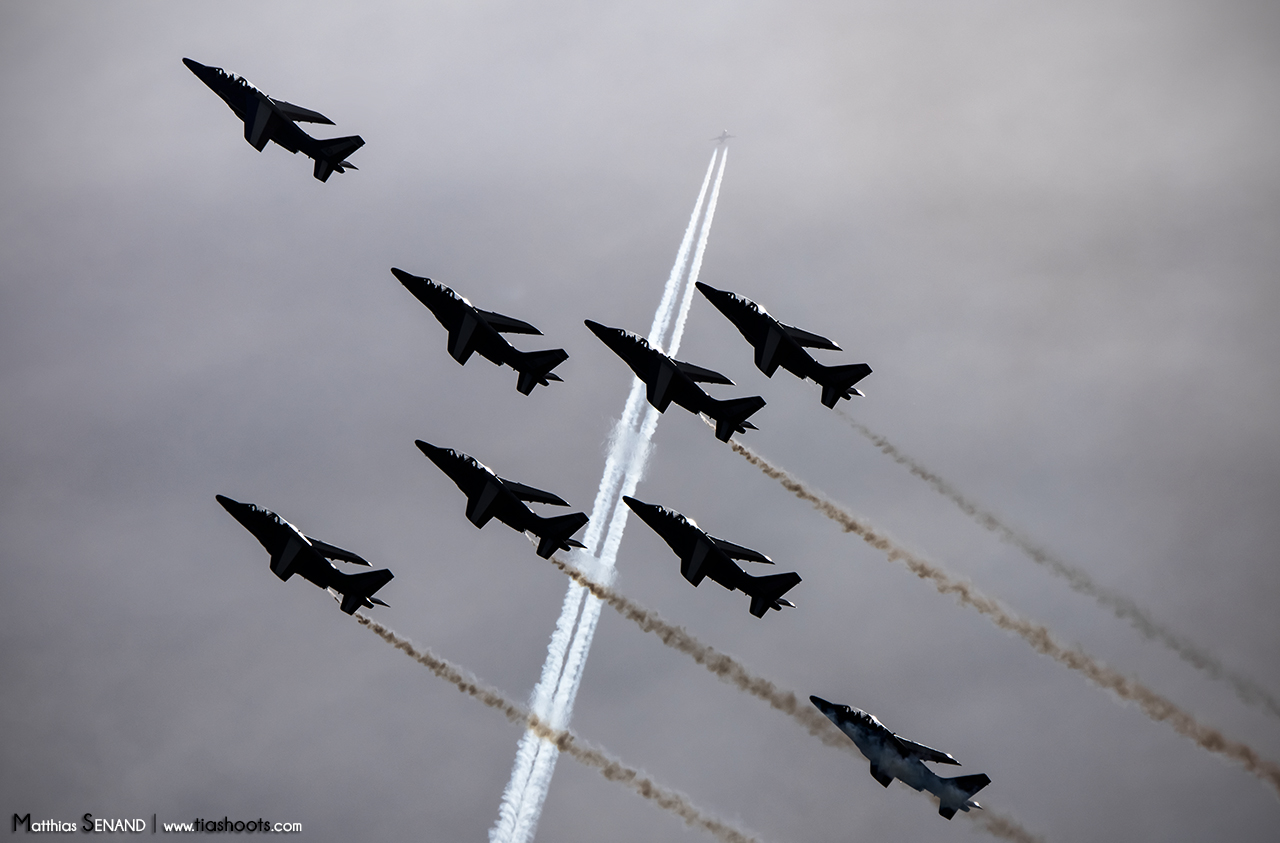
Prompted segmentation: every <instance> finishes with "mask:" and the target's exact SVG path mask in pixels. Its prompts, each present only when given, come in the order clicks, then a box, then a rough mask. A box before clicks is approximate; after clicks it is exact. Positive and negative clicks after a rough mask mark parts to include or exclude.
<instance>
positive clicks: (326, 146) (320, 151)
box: [182, 59, 364, 181]
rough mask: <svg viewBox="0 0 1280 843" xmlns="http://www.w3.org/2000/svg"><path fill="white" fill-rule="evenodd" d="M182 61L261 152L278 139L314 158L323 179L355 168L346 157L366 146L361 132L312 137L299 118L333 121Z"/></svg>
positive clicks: (217, 70)
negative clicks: (231, 112)
mask: <svg viewBox="0 0 1280 843" xmlns="http://www.w3.org/2000/svg"><path fill="white" fill-rule="evenodd" d="M182 63H183V64H185V65H186V66H187V67H188V68H190V70H191V72H192V73H194V74H195V75H196V76H198V77H200V81H201V82H203V83H205V84H206V85H208V86H209V87H210V88H212V89H213V92H214V93H215V94H217V95H218V96H220V97H222V99H223V101H224V102H226V104H227V105H229V106H230V107H231V110H232V111H234V112H235V113H236V116H237V117H239V118H240V119H241V120H242V121H244V139H245V140H247V141H248V142H249V144H250V145H251V146H252V147H253V148H254V149H256V150H258V151H259V152H261V151H262V150H263V149H264V148H265V147H266V145H267V141H275V142H276V143H277V144H279V145H280V146H283V147H284V148H285V149H287V150H289V151H290V152H292V153H295V154H296V153H298V152H301V153H302V154H304V155H306V156H307V157H308V158H312V159H314V160H315V162H316V167H315V177H316V178H318V179H320V181H328V179H329V174H330V173H334V172H338V173H341V172H344V171H345V170H354V169H356V166H355V165H354V164H352V163H351V162H350V161H348V160H346V159H347V156H348V155H350V154H351V153H353V152H355V151H356V150H357V149H359V148H360V147H362V146H364V139H363V138H361V137H360V136H359V135H351V136H350V137H345V138H329V139H326V140H321V139H318V138H313V137H311V136H310V135H308V134H307V133H306V132H304V131H302V129H301V128H299V127H298V122H299V121H301V122H304V123H326V124H328V125H330V126H332V125H333V121H332V120H330V119H329V118H328V117H325V116H324V115H323V114H318V113H316V112H314V111H311V110H310V109H307V108H301V107H300V106H296V105H292V104H291V103H287V102H285V101H284V100H277V99H272V98H271V97H269V96H267V95H266V94H264V93H263V92H262V91H260V90H258V89H257V88H256V87H254V85H253V83H251V82H250V81H249V80H248V79H245V78H244V77H242V76H236V75H234V74H231V73H227V72H226V71H225V70H223V69H222V68H220V67H209V66H207V65H203V64H201V63H200V62H198V61H192V60H191V59H183V60H182Z"/></svg>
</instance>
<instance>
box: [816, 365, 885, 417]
mask: <svg viewBox="0 0 1280 843" xmlns="http://www.w3.org/2000/svg"><path fill="white" fill-rule="evenodd" d="M869 374H871V367H870V366H868V365H867V364H866V363H851V364H849V365H848V366H823V367H821V368H820V369H819V371H818V373H817V374H816V375H815V376H814V380H816V381H817V382H818V383H820V384H822V404H823V406H825V407H831V408H834V407H835V406H836V403H837V402H838V401H840V399H842V398H852V397H853V396H854V395H861V394H862V393H861V392H859V391H858V390H856V389H854V388H853V385H854V384H855V383H857V382H858V381H860V380H862V379H863V378H865V377H866V376H867V375H869Z"/></svg>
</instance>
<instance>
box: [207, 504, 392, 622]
mask: <svg viewBox="0 0 1280 843" xmlns="http://www.w3.org/2000/svg"><path fill="white" fill-rule="evenodd" d="M217 498H218V503H220V504H222V508H223V509H225V510H226V511H227V512H229V513H231V516H232V517H233V518H235V519H236V520H237V521H239V522H240V524H241V525H242V526H243V527H244V528H245V529H246V530H248V531H249V532H251V533H253V537H254V538H256V539H257V540H258V541H259V542H261V543H262V546H263V547H265V548H266V549H267V553H270V554H271V571H272V573H274V574H275V575H276V576H277V577H279V578H280V579H282V580H288V579H289V577H292V576H293V575H294V574H301V575H302V578H303V579H306V580H310V581H311V582H313V583H315V584H316V585H318V586H320V587H321V588H324V589H328V591H329V593H330V594H332V595H333V596H334V599H336V600H338V602H339V603H340V604H341V605H342V611H344V612H346V613H347V614H348V615H349V614H351V613H352V612H354V611H355V610H356V609H360V608H370V609H371V608H373V606H374V604H375V603H376V604H377V605H379V606H385V605H387V604H386V603H383V602H382V601H381V600H379V599H378V598H376V597H374V596H373V595H374V593H375V592H377V590H378V589H380V588H382V587H383V586H384V585H386V584H387V583H388V582H390V581H391V578H392V576H393V574H392V573H391V572H390V571H388V570H386V569H385V568H384V569H382V570H380V571H366V572H365V573H362V574H344V573H343V572H341V571H339V570H338V569H337V568H335V567H334V566H333V564H332V563H331V562H330V561H329V560H330V559H336V560H338V561H339V562H350V563H351V564H352V565H363V566H365V567H366V568H367V567H369V563H368V562H366V561H364V560H363V559H361V558H360V557H359V556H356V555H355V554H354V553H352V552H351V551H349V550H343V549H342V548H340V547H334V546H333V545H331V544H326V543H325V542H322V541H320V540H319V539H317V538H313V537H311V536H306V535H303V533H302V531H301V530H299V529H298V528H297V527H295V526H293V525H292V524H290V523H289V522H288V521H286V520H284V519H283V518H281V517H280V516H279V515H276V514H275V513H274V512H272V511H271V510H269V509H263V508H262V507H260V506H255V505H253V504H251V503H240V502H239V501H233V500H232V499H231V498H228V497H224V496H223V495H217Z"/></svg>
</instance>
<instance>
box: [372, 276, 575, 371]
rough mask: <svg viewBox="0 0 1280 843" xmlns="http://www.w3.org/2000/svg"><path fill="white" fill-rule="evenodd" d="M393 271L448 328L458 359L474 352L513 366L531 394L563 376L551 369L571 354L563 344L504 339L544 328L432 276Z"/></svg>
mask: <svg viewBox="0 0 1280 843" xmlns="http://www.w3.org/2000/svg"><path fill="white" fill-rule="evenodd" d="M391 274H392V275H394V276H395V277H396V278H398V279H399V281H400V283H401V284H403V285H404V286H405V289H407V290H408V291H409V292H411V293H413V295H414V296H415V297H416V298H417V299H418V301H420V302H422V303H423V304H425V305H426V306H427V308H428V309H429V310H430V311H431V312H432V314H434V315H435V317H436V319H437V320H439V322H440V324H441V325H443V326H444V327H445V329H446V330H447V331H448V332H449V354H450V355H451V356H452V357H453V359H454V360H457V361H458V362H459V363H462V364H464V365H465V364H466V362H467V360H469V359H470V358H471V355H472V354H473V353H475V352H479V353H480V356H481V357H483V358H485V359H486V360H488V361H489V362H491V363H494V364H496V365H498V366H504V365H505V366H510V367H511V368H513V369H515V370H516V372H518V373H519V374H520V378H519V380H518V381H517V382H516V389H517V390H519V391H520V392H521V393H522V394H524V395H528V394H529V393H530V392H533V388H534V387H535V386H538V385H542V386H548V385H549V383H550V382H551V381H558V380H560V376H559V375H555V374H552V372H551V370H552V369H554V368H555V367H556V366H559V365H560V364H561V363H563V362H564V361H565V360H568V359H569V355H568V354H567V353H565V350H564V349H563V348H552V349H548V350H547V351H517V350H516V349H515V348H514V347H512V345H511V343H509V342H507V341H506V340H505V339H503V337H502V335H503V334H504V333H505V334H537V335H538V336H542V332H541V331H539V330H538V329H537V328H535V327H533V326H532V325H530V324H529V323H528V322H521V321H520V320H519V319H512V318H511V317H510V316H503V315H502V314H500V313H492V312H490V311H488V310H480V309H478V308H476V307H475V306H474V305H472V304H471V302H469V301H467V300H466V299H465V298H463V297H462V296H460V295H458V294H457V293H455V292H454V291H453V290H451V289H449V288H448V287H446V286H445V285H443V284H437V283H436V282H434V281H432V280H431V279H430V278H421V277H419V276H417V275H410V274H409V273H407V272H405V271H404V270H403V269H396V268H395V267H392V268H391Z"/></svg>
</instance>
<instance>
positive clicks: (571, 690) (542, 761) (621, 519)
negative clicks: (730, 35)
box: [512, 150, 728, 843]
mask: <svg viewBox="0 0 1280 843" xmlns="http://www.w3.org/2000/svg"><path fill="white" fill-rule="evenodd" d="M727 155H728V150H721V151H720V164H719V168H718V170H717V172H716V180H715V186H714V187H713V188H712V191H711V199H710V201H709V202H708V204H707V214H706V217H705V218H704V219H703V221H702V227H701V230H700V232H699V234H698V247H697V250H696V251H695V253H694V264H693V268H692V270H691V271H690V274H689V278H688V279H687V280H686V281H685V293H684V295H683V296H682V297H681V299H680V308H679V310H678V311H677V313H676V314H675V319H676V330H675V331H674V332H673V334H672V339H671V344H670V347H669V348H668V349H667V353H668V354H674V353H675V352H676V351H677V350H678V349H679V343H680V337H681V335H682V334H683V332H684V323H685V320H686V319H687V318H688V311H689V307H690V305H691V304H692V302H693V296H692V293H691V290H692V289H693V284H694V282H696V281H697V273H698V272H699V271H700V270H701V266H702V257H703V254H704V253H705V252H706V247H707V238H708V236H709V235H710V232H711V223H712V219H713V215H714V212H715V206H716V202H717V200H718V198H719V194H720V183H721V181H722V180H723V178H724V165H725V159H726V157H727ZM712 164H713V165H714V164H715V155H714V154H713V155H712ZM704 185H705V180H704ZM681 251H682V252H683V251H685V247H684V245H683V244H682V248H681ZM686 254H687V252H686ZM673 277H676V278H677V280H678V278H679V274H678V273H674V272H673ZM668 284H670V281H668ZM665 297H666V296H665V292H664V298H665ZM659 309H660V310H661V309H662V308H661V305H659ZM654 323H655V324H654V328H655V329H658V330H657V331H655V332H654V333H655V334H657V335H659V336H660V334H661V333H662V332H664V331H665V327H664V326H662V324H661V320H659V319H658V318H656V317H655V319H654ZM651 339H656V337H651ZM655 344H656V343H655ZM658 347H661V345H659V346H658ZM637 387H640V383H639V381H638V380H637V381H635V382H634V383H633V389H634V388H637ZM659 415H660V413H658V412H657V410H655V409H654V408H653V407H648V408H647V409H646V412H645V417H644V420H643V422H642V423H641V425H640V430H639V433H638V434H637V435H634V436H633V437H632V438H631V448H630V453H629V457H628V459H627V462H626V463H625V465H626V468H625V470H624V472H623V475H622V488H621V489H620V490H619V495H618V497H617V498H615V500H614V511H613V517H612V518H610V519H609V529H608V530H607V531H606V533H605V536H604V539H603V542H602V545H603V546H602V549H601V551H600V555H599V557H597V558H598V562H597V565H598V567H599V568H600V569H601V570H602V571H605V572H607V573H608V575H609V576H612V571H613V566H614V562H615V560H616V559H617V554H618V547H619V545H620V544H621V542H622V533H623V531H624V530H625V529H626V525H627V513H628V512H629V511H630V510H628V509H627V507H625V506H622V505H621V504H620V503H619V502H618V501H619V499H620V498H621V496H622V495H629V494H633V493H634V492H635V489H636V486H637V484H639V482H640V478H641V477H642V476H643V474H644V469H645V465H646V463H647V462H648V458H649V452H650V442H651V441H652V438H653V433H654V431H655V430H656V429H657V426H658V416H659ZM624 453H625V452H624ZM600 605H601V604H600V600H599V599H598V598H596V597H594V596H590V595H589V596H587V597H585V598H584V600H583V605H582V614H581V615H580V617H579V619H578V626H577V629H575V630H574V634H573V642H572V644H571V645H570V649H569V655H568V658H567V659H566V660H565V666H564V670H563V671H562V672H561V674H560V682H559V684H558V686H557V688H556V693H555V698H554V700H553V702H552V706H551V716H550V722H551V724H552V726H553V727H554V728H557V729H563V728H564V727H565V726H567V725H568V722H569V718H570V717H571V716H572V713H573V703H574V700H575V699H576V698H577V695H578V687H579V685H580V684H581V681H582V670H583V667H584V666H585V664H586V658H587V653H588V651H589V650H590V648H591V642H592V640H593V638H594V637H595V631H596V623H597V622H598V621H599V619H600ZM555 763H556V753H555V751H554V749H553V748H552V747H550V746H548V745H547V744H546V743H545V742H543V743H542V744H541V746H540V749H539V752H538V754H537V756H536V757H535V759H534V764H533V770H532V772H531V773H530V776H529V784H528V785H527V787H526V789H525V798H524V800H523V801H522V804H521V812H520V815H519V816H518V817H517V820H516V827H515V832H514V834H513V835H512V840H513V841H516V843H525V842H526V841H529V840H532V839H533V834H534V832H535V831H536V829H537V824H538V818H539V817H540V816H541V814H542V805H543V802H544V801H545V800H546V792H547V788H548V787H550V785H551V776H552V774H553V773H554V772H555Z"/></svg>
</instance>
